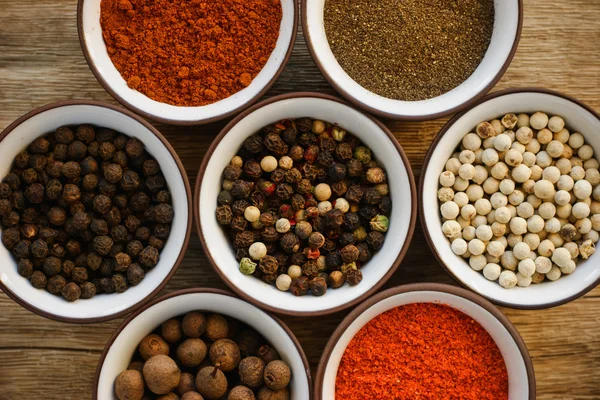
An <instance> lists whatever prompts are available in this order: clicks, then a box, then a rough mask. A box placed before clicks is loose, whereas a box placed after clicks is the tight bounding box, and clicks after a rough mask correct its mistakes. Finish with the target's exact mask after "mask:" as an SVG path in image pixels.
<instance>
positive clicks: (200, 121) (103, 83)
mask: <svg viewBox="0 0 600 400" xmlns="http://www.w3.org/2000/svg"><path fill="white" fill-rule="evenodd" d="M84 1H85V0H78V1H77V34H78V36H79V44H80V46H81V51H82V52H83V55H84V57H85V61H86V63H87V64H88V66H89V68H90V70H91V71H92V73H93V74H94V76H95V77H96V80H97V81H98V83H100V85H101V86H102V87H103V88H104V90H106V91H107V92H108V94H110V95H111V96H112V97H113V98H114V99H115V100H117V101H118V102H119V103H120V104H121V105H123V106H125V107H127V108H128V109H130V110H132V111H134V112H136V113H137V114H139V115H142V116H143V117H145V118H148V119H151V120H153V121H157V122H162V123H165V124H170V125H178V126H193V125H204V124H209V123H211V122H216V121H220V120H222V119H226V118H229V117H231V116H233V115H235V114H237V113H239V112H240V111H243V110H244V109H246V108H248V107H250V106H252V105H253V104H254V103H256V101H257V100H259V99H260V98H261V97H262V96H263V95H264V94H265V93H266V92H267V91H268V90H269V89H270V88H271V87H272V86H273V85H274V84H275V82H276V81H277V79H279V76H280V75H281V73H282V72H283V70H284V69H285V67H286V66H287V64H288V62H289V60H290V57H291V56H292V51H293V49H294V45H295V43H296V36H297V35H298V26H299V22H298V19H299V13H300V11H299V5H298V2H297V1H296V0H294V1H293V3H294V8H293V10H294V16H293V19H294V25H293V27H292V36H291V39H290V42H289V43H288V48H287V51H286V53H285V57H284V58H283V61H282V62H281V65H280V66H279V68H278V69H277V71H276V72H275V75H273V76H272V77H271V79H270V80H269V81H268V82H267V84H266V85H265V86H264V87H263V88H262V89H261V90H260V91H259V92H258V93H257V94H256V95H255V96H254V97H252V98H251V99H250V101H248V102H247V103H245V104H241V105H239V106H238V107H236V108H234V109H233V110H231V111H229V112H227V113H225V114H219V115H215V116H214V117H210V118H204V119H198V120H190V121H184V120H178V119H171V118H165V117H162V116H160V115H155V114H151V113H148V112H146V111H144V110H142V109H141V108H140V107H138V106H136V105H134V104H133V103H131V102H128V101H126V100H125V99H124V98H123V97H121V96H119V95H118V94H117V92H116V91H115V90H114V89H113V88H112V86H111V85H110V83H108V82H107V81H106V79H104V76H103V75H102V73H101V72H100V70H99V69H98V68H97V67H96V64H95V62H94V60H93V59H92V57H91V55H90V52H89V49H88V43H87V41H86V39H85V35H84V32H83V3H84Z"/></svg>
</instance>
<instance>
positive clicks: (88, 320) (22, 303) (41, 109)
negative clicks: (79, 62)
mask: <svg viewBox="0 0 600 400" xmlns="http://www.w3.org/2000/svg"><path fill="white" fill-rule="evenodd" d="M72 105H90V106H96V107H104V108H107V109H109V110H114V111H118V112H120V113H122V114H125V115H127V116H128V117H131V118H133V119H135V120H136V121H137V122H139V123H140V124H142V125H143V126H144V127H145V128H147V129H148V130H149V131H150V132H152V134H154V136H156V137H157V138H158V139H159V140H160V141H161V142H162V143H163V145H164V146H165V148H166V149H167V150H168V151H169V153H170V154H171V156H172V157H173V159H174V160H175V162H176V163H177V167H178V168H179V172H180V173H181V176H182V179H183V183H184V185H185V192H186V197H187V203H188V211H189V212H188V217H187V218H188V223H187V227H186V234H185V240H184V243H183V246H182V248H181V251H180V253H179V257H178V258H177V261H176V262H175V265H174V266H173V267H172V268H171V271H170V272H169V274H168V275H167V277H166V278H165V279H164V280H163V282H162V283H161V284H160V285H158V287H157V288H156V289H154V291H153V292H152V293H150V294H149V295H148V296H146V297H145V298H144V299H143V300H142V301H140V302H139V303H137V304H135V305H133V306H131V307H129V308H127V309H126V310H123V311H121V312H119V313H116V314H113V315H108V316H106V317H100V318H82V319H78V318H66V317H62V316H59V315H56V314H52V313H48V312H45V311H42V310H40V309H39V308H37V307H34V306H32V305H31V304H29V303H28V302H27V300H25V299H23V298H21V297H19V296H17V295H16V294H15V293H13V292H12V291H10V290H9V289H8V288H7V287H6V286H5V285H3V284H2V282H0V290H1V291H3V292H4V293H6V295H7V296H8V297H10V298H11V299H12V300H13V301H15V302H16V303H17V304H19V305H20V306H22V307H23V308H25V309H27V310H29V311H31V312H33V313H35V314H38V315H40V316H42V317H45V318H48V319H51V320H54V321H59V322H66V323H70V324H81V325H84V324H95V323H97V322H104V321H110V320H112V319H116V318H120V317H123V316H124V315H127V314H129V313H130V312H132V311H135V310H137V309H139V308H140V307H142V306H143V305H144V304H146V303H147V302H148V301H150V300H151V299H152V298H153V297H154V296H156V295H157V294H158V293H159V292H160V291H161V290H162V289H163V288H164V287H165V286H167V283H169V281H170V280H171V278H172V277H173V275H175V273H176V272H177V269H178V268H179V265H181V262H182V261H183V258H184V256H185V253H186V251H187V248H188V245H189V243H190V237H191V235H192V221H193V219H192V189H191V187H190V182H189V180H188V177H187V173H186V172H185V168H184V167H183V164H182V163H181V160H180V159H179V156H178V155H177V153H176V152H175V149H173V147H171V144H170V143H169V142H168V141H167V139H166V138H165V137H164V136H163V135H162V134H161V133H160V132H159V131H158V130H157V129H156V128H154V127H153V126H152V125H150V123H148V122H147V121H145V120H144V119H143V118H141V117H140V116H138V115H136V114H134V113H132V112H131V111H129V110H126V109H124V108H122V107H118V106H113V105H112V104H108V103H103V102H100V101H94V100H64V101H59V102H56V103H51V104H48V105H45V106H42V107H39V108H36V109H35V110H32V111H30V112H29V113H27V114H25V115H23V116H22V117H20V118H19V119H17V120H16V121H15V122H13V123H12V124H10V125H9V126H8V127H7V128H6V129H4V131H2V133H0V142H2V140H4V138H5V137H6V136H7V135H8V134H9V133H10V132H12V130H13V129H15V128H16V127H17V126H19V125H21V124H22V123H23V122H25V121H27V120H28V119H29V118H31V117H34V116H36V115H38V114H40V113H42V112H44V111H47V110H51V109H53V108H59V107H63V106H72Z"/></svg>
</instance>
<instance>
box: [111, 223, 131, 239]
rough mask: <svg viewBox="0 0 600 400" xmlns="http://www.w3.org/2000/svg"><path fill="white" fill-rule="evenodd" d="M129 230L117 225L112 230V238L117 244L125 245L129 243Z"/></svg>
mask: <svg viewBox="0 0 600 400" xmlns="http://www.w3.org/2000/svg"><path fill="white" fill-rule="evenodd" d="M128 234H129V233H128V232H127V228H125V227H124V226H123V225H115V226H113V227H112V228H111V229H110V237H111V238H112V240H113V241H114V242H115V243H125V242H127V235H128Z"/></svg>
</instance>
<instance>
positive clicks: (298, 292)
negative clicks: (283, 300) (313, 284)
mask: <svg viewBox="0 0 600 400" xmlns="http://www.w3.org/2000/svg"><path fill="white" fill-rule="evenodd" d="M309 289H310V283H309V279H308V278H307V277H306V276H299V277H298V278H295V279H293V280H292V285H291V287H290V291H291V292H292V294H293V295H294V296H304V295H305V294H306V293H307V292H308V290H309Z"/></svg>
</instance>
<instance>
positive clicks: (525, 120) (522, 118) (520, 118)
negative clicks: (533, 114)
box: [517, 114, 529, 128]
mask: <svg viewBox="0 0 600 400" xmlns="http://www.w3.org/2000/svg"><path fill="white" fill-rule="evenodd" d="M523 126H529V115H527V114H519V115H517V127H518V128H521V127H523Z"/></svg>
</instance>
